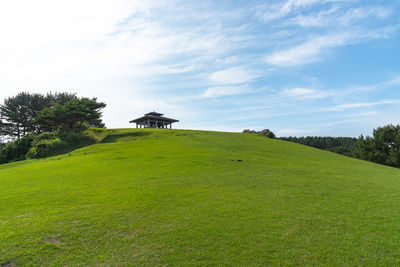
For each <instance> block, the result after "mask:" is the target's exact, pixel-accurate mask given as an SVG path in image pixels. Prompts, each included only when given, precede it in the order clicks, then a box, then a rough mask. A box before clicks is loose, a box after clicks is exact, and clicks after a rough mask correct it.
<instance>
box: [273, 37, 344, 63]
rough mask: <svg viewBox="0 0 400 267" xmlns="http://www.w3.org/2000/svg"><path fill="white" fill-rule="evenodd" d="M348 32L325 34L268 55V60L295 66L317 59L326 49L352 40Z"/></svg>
mask: <svg viewBox="0 0 400 267" xmlns="http://www.w3.org/2000/svg"><path fill="white" fill-rule="evenodd" d="M350 38H351V36H350V35H349V34H348V33H342V34H336V35H325V36H319V37H316V38H313V39H311V40H309V41H307V42H305V43H303V44H300V45H297V46H294V47H291V48H289V49H287V50H283V51H278V52H275V53H272V54H270V55H267V57H266V58H265V60H266V62H267V63H269V64H273V65H278V66H295V65H302V64H305V63H309V62H313V61H317V60H318V59H319V55H320V54H321V53H322V52H323V50H324V49H326V48H330V47H335V46H341V45H344V44H346V43H347V42H348V41H349V40H350Z"/></svg>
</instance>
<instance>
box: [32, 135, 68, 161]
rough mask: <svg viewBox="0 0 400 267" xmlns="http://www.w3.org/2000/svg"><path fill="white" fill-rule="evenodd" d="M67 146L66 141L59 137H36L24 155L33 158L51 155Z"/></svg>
mask: <svg viewBox="0 0 400 267" xmlns="http://www.w3.org/2000/svg"><path fill="white" fill-rule="evenodd" d="M67 146H68V144H67V142H65V141H63V140H61V139H60V138H59V137H53V138H49V139H38V140H35V142H34V144H33V145H32V147H31V148H30V149H29V151H28V153H27V154H26V157H27V158H31V159H34V158H44V157H48V156H52V155H54V154H57V152H59V151H60V150H62V149H64V148H66V147H67Z"/></svg>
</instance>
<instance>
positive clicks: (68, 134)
mask: <svg viewBox="0 0 400 267" xmlns="http://www.w3.org/2000/svg"><path fill="white" fill-rule="evenodd" d="M105 107H106V104H105V103H103V102H98V101H97V99H96V98H85V97H82V98H81V97H78V96H77V94H76V93H66V92H63V93H51V92H50V93H47V94H38V93H27V92H22V93H19V94H17V95H16V96H12V97H8V98H6V99H5V100H4V102H3V104H2V105H0V143H1V144H0V149H1V150H0V163H5V162H10V161H15V160H21V159H25V158H26V156H27V155H28V154H29V153H28V152H29V151H30V152H32V151H36V152H37V153H33V152H32V153H30V156H31V157H37V156H38V155H39V156H40V157H41V156H46V155H48V154H51V151H50V150H53V152H54V151H55V150H57V149H59V148H60V147H67V146H69V145H72V144H78V143H80V142H81V141H82V140H84V141H87V138H86V137H85V136H83V132H84V130H85V129H86V128H88V127H104V126H105V125H104V123H103V122H102V120H101V117H102V113H101V110H102V109H103V108H105Z"/></svg>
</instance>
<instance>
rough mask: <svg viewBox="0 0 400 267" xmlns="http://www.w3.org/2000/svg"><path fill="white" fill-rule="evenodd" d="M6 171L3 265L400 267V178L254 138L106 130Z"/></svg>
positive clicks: (0, 198)
mask: <svg viewBox="0 0 400 267" xmlns="http://www.w3.org/2000/svg"><path fill="white" fill-rule="evenodd" d="M100 134H103V135H108V136H106V137H105V139H104V140H103V142H102V143H99V144H96V145H92V146H89V147H86V148H83V149H79V150H76V151H74V152H71V153H70V154H67V155H62V156H56V157H52V158H48V159H42V160H29V161H25V162H18V163H12V164H6V165H1V166H0V265H1V264H3V265H7V264H8V265H9V266H19V265H29V264H32V265H35V264H36V265H45V266H47V265H79V264H80V265H91V266H99V265H103V266H106V265H117V266H127V265H139V266H141V265H145V266H154V265H166V266H174V265H180V266H191V265H192V266H193V265H197V266H199V265H216V266H234V265H241V266H254V265H262V266H265V265H268V264H270V265H353V266H365V265H370V266H376V265H381V266H387V265H398V264H400V170H399V169H395V168H390V167H385V166H380V165H377V164H372V163H368V162H363V161H359V160H356V159H352V158H348V157H344V156H340V155H337V154H333V153H330V152H325V151H321V150H317V149H313V148H309V147H305V146H301V145H298V144H293V143H288V142H283V141H279V140H271V139H267V138H264V137H261V136H257V135H253V134H239V133H220V132H202V131H184V130H147V129H138V130H136V129H134V130H126V129H125V130H108V131H105V132H104V133H100Z"/></svg>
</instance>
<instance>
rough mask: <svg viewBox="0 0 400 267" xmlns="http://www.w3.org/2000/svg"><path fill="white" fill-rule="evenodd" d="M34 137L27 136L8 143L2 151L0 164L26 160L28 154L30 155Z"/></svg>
mask: <svg viewBox="0 0 400 267" xmlns="http://www.w3.org/2000/svg"><path fill="white" fill-rule="evenodd" d="M34 138H35V136H34V135H30V134H29V135H25V136H24V137H22V138H20V139H18V140H16V141H14V142H10V143H8V144H7V145H6V146H5V147H3V148H2V149H1V152H0V164H3V163H7V162H13V161H18V160H24V159H25V155H26V153H28V151H29V149H30V147H31V146H32V143H33V141H34Z"/></svg>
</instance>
